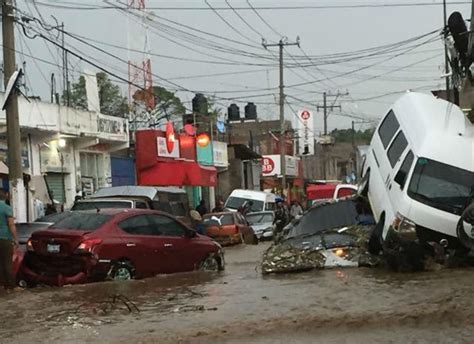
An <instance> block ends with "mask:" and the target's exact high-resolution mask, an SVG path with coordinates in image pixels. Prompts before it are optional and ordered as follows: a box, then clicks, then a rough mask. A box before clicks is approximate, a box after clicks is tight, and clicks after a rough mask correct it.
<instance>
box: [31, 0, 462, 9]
mask: <svg viewBox="0 0 474 344" xmlns="http://www.w3.org/2000/svg"><path fill="white" fill-rule="evenodd" d="M27 1H32V0H27ZM37 4H38V5H41V6H46V7H52V8H58V9H67V10H111V9H115V6H110V5H109V6H104V5H94V4H77V3H73V2H67V1H55V2H54V3H48V2H40V1H37ZM449 4H450V5H466V4H471V1H452V2H450V3H449ZM442 5H443V3H442V2H412V3H406V2H405V3H401V2H393V3H383V4H380V3H367V4H360V3H359V4H346V5H302V6H285V5H280V6H255V7H254V8H255V9H257V10H262V11H283V10H331V9H336V10H337V9H370V8H387V9H390V8H395V7H401V8H403V7H433V6H442ZM147 8H148V9H150V10H168V11H209V10H211V9H210V8H208V7H185V6H182V7H172V6H169V7H166V6H149V7H147ZM214 9H215V10H219V11H220V10H222V11H228V10H230V9H229V8H227V7H214ZM235 9H236V10H239V11H249V10H251V8H248V7H235Z"/></svg>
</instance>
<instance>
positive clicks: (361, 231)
mask: <svg viewBox="0 0 474 344" xmlns="http://www.w3.org/2000/svg"><path fill="white" fill-rule="evenodd" d="M373 228H374V226H361V225H354V226H349V227H344V228H340V229H337V228H335V229H331V230H327V231H325V232H324V233H314V234H308V235H301V236H299V237H290V238H287V239H284V240H282V241H281V242H279V243H276V244H273V245H272V246H270V247H269V248H268V249H267V250H266V251H265V253H264V255H263V260H262V272H263V273H264V274H266V273H281V272H296V271H306V270H311V269H323V268H330V267H342V266H374V265H377V264H378V260H377V259H376V257H374V256H371V255H370V254H369V253H368V250H367V245H368V241H369V236H370V233H371V232H372V230H373ZM338 248H341V249H343V250H344V253H345V256H344V257H336V256H335V254H334V253H333V251H334V250H335V249H338Z"/></svg>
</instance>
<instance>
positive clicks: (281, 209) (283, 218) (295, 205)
mask: <svg viewBox="0 0 474 344" xmlns="http://www.w3.org/2000/svg"><path fill="white" fill-rule="evenodd" d="M302 214H303V207H302V206H301V203H299V202H298V201H292V202H291V205H290V206H288V204H287V203H285V202H284V201H283V199H281V198H280V199H277V207H276V211H275V224H276V231H277V233H281V232H282V231H283V228H284V227H285V226H286V225H287V224H288V223H290V222H291V221H292V220H293V219H295V218H297V217H298V216H300V215H302Z"/></svg>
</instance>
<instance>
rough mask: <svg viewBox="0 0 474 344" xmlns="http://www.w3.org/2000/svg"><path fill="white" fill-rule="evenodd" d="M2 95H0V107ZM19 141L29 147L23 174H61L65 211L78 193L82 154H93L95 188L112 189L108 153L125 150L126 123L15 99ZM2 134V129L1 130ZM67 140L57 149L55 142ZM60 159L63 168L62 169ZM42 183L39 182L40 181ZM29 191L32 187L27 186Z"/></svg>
mask: <svg viewBox="0 0 474 344" xmlns="http://www.w3.org/2000/svg"><path fill="white" fill-rule="evenodd" d="M3 98H4V94H3V93H0V103H1V102H3ZM18 105H19V115H20V127H21V131H22V138H23V139H25V140H26V145H27V147H28V160H29V166H28V167H27V168H25V169H24V173H26V174H28V175H30V176H44V175H46V174H47V173H62V172H63V173H64V181H65V191H66V192H65V195H66V204H65V208H68V207H71V206H72V204H73V203H74V199H75V197H76V195H78V194H80V193H81V187H82V185H81V184H82V183H81V178H82V174H81V153H89V154H96V156H97V161H98V165H97V166H98V168H97V173H96V175H95V177H96V178H97V186H98V187H106V186H110V185H111V179H112V171H111V158H110V152H113V151H116V150H119V149H125V148H128V145H129V133H128V122H127V120H125V119H123V118H118V117H112V116H107V115H102V114H99V113H95V112H90V111H82V110H77V109H72V108H68V107H66V106H60V105H57V104H52V103H46V102H42V101H39V100H35V99H31V100H30V102H28V101H27V100H26V99H25V98H23V97H19V98H18ZM5 125H6V113H5V111H0V129H1V127H3V128H5ZM4 130H5V129H4ZM59 138H61V139H64V140H66V146H65V147H58V139H59ZM61 155H62V157H63V166H61ZM40 179H41V178H40ZM30 187H31V186H30ZM28 196H29V197H28V198H29V204H28V205H27V206H28V210H29V214H30V216H29V220H30V221H32V220H34V216H33V214H34V213H35V212H34V207H33V199H34V194H33V192H32V191H31V190H29V194H28Z"/></svg>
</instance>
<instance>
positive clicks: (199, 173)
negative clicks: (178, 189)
mask: <svg viewBox="0 0 474 344" xmlns="http://www.w3.org/2000/svg"><path fill="white" fill-rule="evenodd" d="M138 183H139V185H149V186H185V185H188V186H216V183H217V172H216V168H215V167H212V166H202V165H200V164H198V163H196V162H188V161H166V162H164V161H159V162H157V163H156V164H155V165H154V166H152V167H151V168H148V169H144V170H141V171H138Z"/></svg>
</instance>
